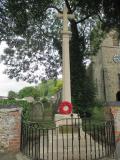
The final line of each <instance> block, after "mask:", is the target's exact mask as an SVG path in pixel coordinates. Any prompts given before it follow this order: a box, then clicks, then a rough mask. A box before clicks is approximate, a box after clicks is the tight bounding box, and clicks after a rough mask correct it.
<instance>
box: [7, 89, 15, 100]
mask: <svg viewBox="0 0 120 160" xmlns="http://www.w3.org/2000/svg"><path fill="white" fill-rule="evenodd" d="M8 98H9V99H15V98H17V93H16V92H14V91H9V92H8Z"/></svg>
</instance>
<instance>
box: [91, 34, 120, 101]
mask: <svg viewBox="0 0 120 160" xmlns="http://www.w3.org/2000/svg"><path fill="white" fill-rule="evenodd" d="M115 34H116V32H115V31H111V32H110V33H109V34H107V35H106V38H105V39H104V40H103V42H102V44H101V47H100V49H99V51H98V53H97V54H96V56H93V57H92V59H91V61H92V68H93V79H94V83H95V86H96V91H97V94H96V98H97V99H98V100H100V101H106V102H111V101H116V94H117V92H118V91H119V90H120V82H119V78H118V74H120V63H116V62H114V60H113V57H114V56H115V55H120V54H119V53H120V46H115V45H114V44H113V37H114V35H115Z"/></svg>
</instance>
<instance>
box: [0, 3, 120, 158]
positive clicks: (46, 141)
mask: <svg viewBox="0 0 120 160" xmlns="http://www.w3.org/2000/svg"><path fill="white" fill-rule="evenodd" d="M65 4H66V5H63V6H61V8H62V11H60V10H59V9H57V11H58V12H59V14H55V16H56V18H57V19H61V21H62V22H61V27H62V29H61V30H62V31H61V32H60V33H59V35H60V37H61V40H60V41H61V52H62V56H61V59H62V87H60V88H59V90H57V89H56V92H55V94H54V96H53V95H52V96H48V95H49V94H48V90H47V88H46V89H45V94H43V95H44V96H43V97H42V96H41V97H39V96H38V95H37V94H36V91H37V89H38V88H32V90H31V88H29V89H30V90H29V93H30V92H34V97H24V94H23V93H21V95H22V94H23V95H22V98H24V100H23V99H17V98H16V99H15V98H13V97H11V96H9V99H6V100H1V101H0V124H1V125H0V152H1V153H6V154H7V153H13V154H16V153H18V152H21V154H22V155H24V156H25V157H26V158H27V159H31V160H100V159H105V160H107V159H108V160H110V159H118V160H119V158H120V155H119V148H120V147H119V145H120V124H119V121H120V109H119V106H120V103H119V102H110V103H105V104H104V107H103V106H99V105H98V104H94V105H95V106H94V107H92V106H89V103H90V102H91V101H92V96H93V97H94V96H95V95H94V94H92V96H91V97H89V95H90V94H91V93H92V92H90V91H91V90H90V89H91V88H90V87H91V86H92V85H91V84H92V83H90V81H89V78H88V76H87V74H86V76H85V73H86V72H87V71H86V72H85V70H86V66H84V52H85V51H86V50H84V52H83V53H82V54H78V52H79V51H80V53H81V50H82V49H83V48H85V45H83V46H82V45H79V44H78V43H80V42H81V44H82V42H83V41H85V39H84V40H83V39H82V38H81V39H80V37H79V33H78V31H79V30H80V29H77V23H79V22H80V20H79V21H78V22H77V21H76V17H75V15H74V12H71V5H70V4H69V3H68V1H67V2H66V1H65ZM71 4H72V3H71ZM30 6H31V5H30ZM33 6H34V5H33ZM35 6H36V5H35ZM39 7H40V6H39ZM61 8H60V9H61ZM54 9H56V7H54ZM72 9H73V8H72ZM74 9H76V7H75V8H74ZM43 11H44V10H43ZM26 12H28V13H29V10H27V9H26ZM34 12H35V10H34ZM51 12H52V11H51ZM23 13H24V12H23ZM28 13H27V14H28ZM78 15H79V13H78ZM43 17H44V16H43ZM19 18H20V17H19ZM34 18H35V17H34ZM49 18H51V16H50V17H49ZM82 18H83V21H84V19H85V17H84V16H83V17H82ZM21 19H22V18H21ZM32 23H33V22H32ZM34 23H36V22H35V21H34ZM69 23H71V30H70V29H69V28H70V27H69ZM81 24H82V23H81ZM40 25H41V24H40ZM36 26H37V25H36ZM81 26H82V25H81ZM98 26H99V23H98ZM37 27H38V26H37ZM37 27H36V28H37ZM84 28H87V27H84ZM89 28H90V27H89ZM42 29H44V27H43V28H42ZM93 30H94V29H93ZM74 31H75V32H74ZM86 31H87V30H86ZM16 32H17V29H16ZM28 33H29V32H28ZM26 34H27V32H26ZM18 35H19V34H18ZM23 35H24V33H23ZM76 35H77V36H76ZM86 35H87V33H86ZM28 37H29V35H28ZM28 37H27V38H28ZM30 37H32V36H31V35H30ZM33 37H34V36H33ZM43 37H44V38H45V33H44V36H43ZM76 37H77V38H76ZM81 37H82V36H81ZM96 38H97V37H96ZM71 39H72V40H71ZM20 40H21V41H22V40H23V39H22V38H21V39H20ZM45 40H46V39H44V41H45ZM28 41H29V40H28V39H27V42H28ZM51 41H52V40H51ZM79 41H80V42H79ZM89 41H90V42H91V40H89ZM69 42H70V43H69ZM23 44H24V43H23ZM76 44H77V45H76ZM30 45H31V42H29V45H28V46H30ZM50 45H51V44H50ZM54 45H56V44H55V42H54ZM18 46H19V45H18ZM76 46H77V47H76ZM81 46H82V47H83V48H82V49H81V48H80V47H81ZM86 46H89V44H87V45H86ZM39 47H40V46H39ZM72 47H73V48H72ZM13 48H14V47H13ZM16 48H17V45H16ZM41 48H42V47H41ZM76 48H77V50H76ZM70 49H71V50H70ZM80 49H81V50H80ZM28 50H29V49H28ZM43 50H46V48H44V49H42V52H43ZM48 50H50V52H51V51H52V52H53V51H54V50H53V48H52V49H51V47H50V48H48ZM88 50H89V49H88ZM18 51H20V49H19V47H18ZM29 51H30V50H29ZM73 51H74V52H73ZM33 52H34V49H33ZM55 52H56V51H55ZM70 52H71V53H72V52H73V53H72V54H70ZM75 53H76V54H77V56H78V57H77V56H76V57H74V54H75ZM32 54H33V53H32ZM36 54H37V53H36ZM11 55H12V52H11ZM33 55H34V56H35V54H33ZM29 56H30V54H29V55H28V57H27V59H26V57H24V58H23V59H22V61H24V60H25V62H24V63H25V66H24V67H23V72H25V71H26V68H27V67H28V66H27V63H28V61H27V60H28V59H29ZM34 56H33V57H32V58H33V59H34ZM54 56H55V55H54ZM13 57H14V58H15V56H13ZM48 57H49V56H48ZM86 57H87V56H86ZM17 58H18V57H17ZM19 58H21V57H19ZM37 58H38V59H43V60H44V58H43V57H42V56H41V57H37ZM52 58H53V57H52ZM72 58H73V59H74V62H73V59H72ZM77 58H78V59H79V61H80V62H79V61H78V62H79V63H81V66H79V65H78V66H79V69H78V66H77V67H76V64H79V63H78V62H77ZM3 59H4V58H3ZM48 59H49V58H48ZM53 61H54V60H53ZM53 61H51V63H53V66H52V67H53V68H52V69H54V62H53ZM56 61H57V60H56ZM30 63H32V61H30ZM8 64H9V63H8ZM34 64H36V63H35V62H34ZM12 65H13V64H12ZM26 66H27V67H26ZM46 66H47V64H46ZM12 67H13V66H12ZM25 67H26V68H25ZM28 68H29V67H28ZM33 68H38V65H36V66H35V67H33ZM33 68H32V69H31V68H30V69H31V72H32V74H31V75H34V69H33ZM48 68H49V67H48ZM49 69H51V68H49ZM57 69H58V68H56V70H57ZM100 69H101V68H100ZM76 70H77V72H76ZM81 70H82V71H81ZM50 71H51V70H49V71H48V70H47V71H46V73H47V74H49V73H50ZM8 74H10V73H9V71H8ZM16 74H17V73H16ZM79 74H80V75H79ZM78 75H79V76H78ZM12 76H13V75H12ZM12 76H11V75H10V77H12ZM15 76H16V75H15ZM17 76H19V78H21V77H20V76H21V75H19V74H18V75H17ZM50 76H51V75H50ZM91 76H92V75H91ZM104 76H105V75H103V77H104ZM38 77H39V76H37V78H38ZM43 77H44V76H43ZM73 77H74V78H73ZM81 77H82V78H81ZM29 78H30V75H28V79H29ZM34 78H35V77H32V80H31V79H29V81H30V82H31V81H33V80H34ZM39 78H40V77H39ZM53 78H55V77H54V75H53ZM78 78H79V79H78ZM84 78H85V79H84ZM23 79H24V78H23ZM43 80H44V84H45V83H46V80H45V79H44V78H43ZM84 80H86V81H84ZM48 81H49V80H48ZM78 81H79V82H78ZM79 83H80V84H79ZM81 84H82V85H81ZM104 85H105V82H104ZM81 86H82V87H83V88H84V89H83V88H82V87H81ZM47 87H48V86H47ZM77 87H78V88H77ZM86 88H87V89H86ZM103 88H104V94H106V92H105V86H104V87H103ZM27 91H28V90H27ZM24 92H26V90H25V91H24ZM82 96H83V97H84V98H83V99H84V103H82ZM34 98H35V99H34ZM90 98H91V99H90ZM105 98H106V96H105ZM79 100H81V101H79ZM106 102H107V101H106ZM80 103H81V104H82V107H81V106H80ZM91 104H92V103H91ZM84 105H85V106H84ZM87 105H88V106H89V107H88V108H87V107H86V106H87ZM86 108H87V109H86ZM1 160H2V159H1ZM22 160H23V159H22Z"/></svg>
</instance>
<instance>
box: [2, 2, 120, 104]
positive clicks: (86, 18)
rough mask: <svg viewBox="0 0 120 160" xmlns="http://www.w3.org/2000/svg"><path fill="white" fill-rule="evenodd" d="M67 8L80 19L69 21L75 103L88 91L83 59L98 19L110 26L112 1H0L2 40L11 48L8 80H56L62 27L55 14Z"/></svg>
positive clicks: (5, 58)
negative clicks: (86, 89) (92, 29)
mask: <svg viewBox="0 0 120 160" xmlns="http://www.w3.org/2000/svg"><path fill="white" fill-rule="evenodd" d="M103 2H104V3H103ZM107 3H108V4H109V5H108V8H109V12H108V11H107V9H108V8H107V5H106V4H107ZM64 4H66V6H67V8H68V13H71V14H72V13H74V14H75V16H76V17H77V18H76V19H74V20H69V21H70V27H71V31H72V37H71V42H70V58H71V62H70V63H71V88H72V99H78V101H80V100H81V99H82V97H83V96H82V95H83V94H84V89H85V87H86V86H85V84H84V83H83V82H84V81H86V79H87V77H86V69H85V64H84V59H85V57H86V56H87V54H88V52H87V51H88V50H89V49H88V46H89V33H90V28H93V26H94V25H96V22H95V21H96V17H97V19H98V17H99V19H100V20H101V21H102V22H105V23H107V19H108V20H109V22H111V20H110V18H111V17H109V16H108V15H109V14H108V13H110V10H111V8H110V7H111V5H112V4H113V2H112V1H111V0H108V1H107V2H105V1H102V0H93V1H91V0H81V1H79V0H58V1H55V0H44V1H39V0H30V1H27V0H19V1H18V0H1V2H0V17H1V19H0V24H1V27H0V40H1V41H2V40H4V41H6V42H7V44H8V46H9V47H8V48H7V49H6V50H5V55H3V56H2V61H3V62H4V63H5V64H6V65H7V67H8V68H7V69H6V71H5V73H6V74H8V76H9V78H13V77H15V78H16V79H17V80H19V79H23V80H27V81H29V82H33V81H35V82H38V81H39V79H41V78H43V77H45V75H47V77H46V78H56V77H57V75H58V74H59V72H60V66H61V58H62V53H61V52H62V51H61V38H60V34H59V31H60V27H61V25H62V24H61V21H60V20H58V18H57V17H56V13H57V12H60V13H62V8H63V5H64ZM118 6H119V5H118ZM114 8H116V6H115V7H114ZM112 9H113V8H112ZM56 11H57V12H56ZM117 11H118V9H117ZM118 13H119V11H118ZM103 15H104V16H103ZM118 20H119V16H118ZM105 23H104V24H105ZM112 24H114V23H113V21H112ZM118 24H119V23H118ZM58 53H59V54H58ZM41 66H43V67H41ZM38 70H39V71H40V72H41V74H40V73H38V72H37V71H38ZM43 70H44V72H45V74H44V72H43Z"/></svg>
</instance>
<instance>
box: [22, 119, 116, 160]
mask: <svg viewBox="0 0 120 160" xmlns="http://www.w3.org/2000/svg"><path fill="white" fill-rule="evenodd" d="M42 126H43V124H42ZM44 126H45V125H44ZM56 126H57V127H53V128H41V125H40V122H39V123H34V122H23V123H22V132H21V133H22V134H21V151H22V153H23V154H25V155H27V156H28V157H31V158H32V159H34V160H96V159H100V158H102V157H109V156H111V155H113V154H114V151H115V137H114V123H113V121H107V122H102V123H99V124H95V123H94V122H93V121H92V120H90V119H87V118H84V119H83V120H82V121H81V119H80V117H79V116H78V117H77V118H74V117H73V116H71V118H69V119H63V120H60V121H57V122H56Z"/></svg>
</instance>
